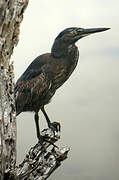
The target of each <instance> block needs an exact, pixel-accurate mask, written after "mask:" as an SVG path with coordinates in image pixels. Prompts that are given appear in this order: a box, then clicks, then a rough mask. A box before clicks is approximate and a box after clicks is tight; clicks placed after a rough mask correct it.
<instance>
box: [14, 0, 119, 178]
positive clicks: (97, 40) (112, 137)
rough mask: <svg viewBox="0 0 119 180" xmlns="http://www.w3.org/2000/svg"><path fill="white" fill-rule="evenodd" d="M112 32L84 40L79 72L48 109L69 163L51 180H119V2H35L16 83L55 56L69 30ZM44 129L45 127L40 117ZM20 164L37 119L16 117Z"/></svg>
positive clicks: (17, 56) (18, 56)
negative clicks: (38, 61)
mask: <svg viewBox="0 0 119 180" xmlns="http://www.w3.org/2000/svg"><path fill="white" fill-rule="evenodd" d="M72 26H77V27H84V28H92V27H110V28H111V30H109V31H106V32H103V33H98V34H94V35H91V36H89V37H86V38H84V39H81V40H80V41H79V42H78V43H77V46H78V47H79V50H80V59H79V63H78V66H77V68H76V70H75V72H74V73H73V75H72V76H71V78H70V79H69V80H68V81H67V82H66V83H65V84H64V85H63V87H61V88H60V89H59V90H58V91H57V93H56V95H55V96H54V97H53V99H52V102H51V104H49V105H48V106H47V107H46V109H47V111H48V114H49V116H50V117H51V119H52V121H60V122H61V125H62V136H61V140H60V144H61V146H63V145H67V146H69V147H70V148H71V150H70V153H69V157H68V159H67V160H66V161H65V162H64V163H63V165H62V166H61V167H60V168H59V169H58V170H57V171H56V172H55V173H54V174H53V175H52V176H51V177H50V178H49V180H52V179H55V180H61V179H62V180H119V110H118V106H119V1H118V0H115V1H114V0H100V1H99V0H90V1H81V0H60V1H58V0H43V1H41V0H37V1H36V0H35V1H33V0H30V1H29V5H28V8H27V10H26V11H25V15H24V20H23V22H22V25H21V33H20V41H19V44H18V46H17V48H15V51H14V55H13V60H14V61H15V80H17V79H18V77H19V76H20V75H21V74H22V73H23V72H24V70H25V69H26V68H27V66H28V65H29V64H30V63H31V61H32V60H33V59H34V58H35V57H37V56H38V55H40V54H42V53H45V52H50V49H51V46H52V44H53V41H54V39H55V37H56V36H57V34H58V33H59V32H60V31H62V30H63V29H65V28H67V27H72ZM39 115H40V118H41V121H40V124H41V128H43V127H44V126H45V125H46V123H45V120H44V117H43V115H42V114H41V113H39ZM17 128H18V141H17V144H18V162H21V161H22V160H23V158H24V155H25V154H26V152H28V150H29V148H30V147H31V146H33V145H34V144H35V143H36V142H37V139H36V134H35V122H34V120H33V114H32V113H22V114H20V115H19V116H18V117H17Z"/></svg>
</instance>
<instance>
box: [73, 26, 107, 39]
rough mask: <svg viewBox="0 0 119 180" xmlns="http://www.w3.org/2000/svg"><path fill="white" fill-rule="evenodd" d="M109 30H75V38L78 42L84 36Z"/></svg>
mask: <svg viewBox="0 0 119 180" xmlns="http://www.w3.org/2000/svg"><path fill="white" fill-rule="evenodd" d="M109 29H110V28H91V29H81V28H79V29H77V35H76V37H75V39H76V40H79V39H81V38H83V37H85V36H88V35H90V34H93V33H98V32H102V31H107V30H109Z"/></svg>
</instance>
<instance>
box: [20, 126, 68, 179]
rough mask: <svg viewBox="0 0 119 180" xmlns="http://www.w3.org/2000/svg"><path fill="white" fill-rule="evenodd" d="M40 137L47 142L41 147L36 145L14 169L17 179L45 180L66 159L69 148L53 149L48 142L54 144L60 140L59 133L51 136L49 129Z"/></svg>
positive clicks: (38, 144)
mask: <svg viewBox="0 0 119 180" xmlns="http://www.w3.org/2000/svg"><path fill="white" fill-rule="evenodd" d="M42 135H43V136H44V137H45V138H47V141H49V142H45V141H44V142H43V145H41V144H40V143H37V144H36V145H35V146H34V147H32V148H31V149H30V151H29V152H28V154H27V155H26V157H25V159H24V161H23V162H22V163H21V164H20V165H19V166H18V167H17V168H16V172H17V173H16V174H17V177H19V179H20V180H25V179H26V178H27V179H28V180H33V179H34V180H37V179H39V180H45V179H47V178H48V177H49V176H50V175H51V174H52V173H53V172H54V171H55V170H56V169H57V168H58V167H59V166H60V165H61V162H62V161H63V160H65V159H66V158H67V154H68V152H69V148H67V147H63V148H59V147H55V145H54V146H53V145H51V143H50V142H52V143H55V142H56V141H58V140H59V139H60V135H59V133H57V134H55V135H53V133H52V131H51V130H50V129H45V130H43V132H42Z"/></svg>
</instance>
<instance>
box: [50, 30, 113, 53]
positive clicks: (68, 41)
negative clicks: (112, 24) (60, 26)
mask: <svg viewBox="0 0 119 180" xmlns="http://www.w3.org/2000/svg"><path fill="white" fill-rule="evenodd" d="M108 29H110V28H91V29H84V28H77V27H72V28H67V29H65V30H63V31H62V32H60V34H59V35H58V36H57V37H56V39H55V41H54V44H53V47H52V53H53V54H57V55H58V54H59V56H60V54H61V53H62V54H63V52H64V53H65V51H66V50H67V49H68V48H69V47H71V45H73V44H75V43H76V42H77V41H78V40H79V39H81V38H83V37H85V36H88V35H90V34H94V33H98V32H102V31H106V30H108Z"/></svg>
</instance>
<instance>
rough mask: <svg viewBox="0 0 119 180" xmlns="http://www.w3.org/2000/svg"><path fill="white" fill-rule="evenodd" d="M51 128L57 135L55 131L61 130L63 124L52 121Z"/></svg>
mask: <svg viewBox="0 0 119 180" xmlns="http://www.w3.org/2000/svg"><path fill="white" fill-rule="evenodd" d="M49 128H50V129H51V130H52V131H53V134H54V136H55V132H60V131H61V125H60V123H59V122H52V123H50V124H49Z"/></svg>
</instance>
